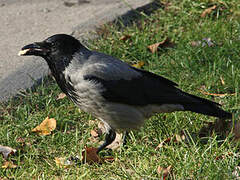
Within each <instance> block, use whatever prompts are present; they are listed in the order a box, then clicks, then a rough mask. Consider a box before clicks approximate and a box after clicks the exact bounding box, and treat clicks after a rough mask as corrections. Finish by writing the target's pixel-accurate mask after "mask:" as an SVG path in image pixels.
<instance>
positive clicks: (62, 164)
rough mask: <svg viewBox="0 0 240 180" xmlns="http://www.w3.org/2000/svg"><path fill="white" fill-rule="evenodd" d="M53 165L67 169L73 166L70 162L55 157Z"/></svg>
mask: <svg viewBox="0 0 240 180" xmlns="http://www.w3.org/2000/svg"><path fill="white" fill-rule="evenodd" d="M55 163H56V165H57V166H58V167H61V168H68V167H70V166H72V165H73V163H72V161H70V160H69V159H67V158H62V157H60V158H57V157H55Z"/></svg>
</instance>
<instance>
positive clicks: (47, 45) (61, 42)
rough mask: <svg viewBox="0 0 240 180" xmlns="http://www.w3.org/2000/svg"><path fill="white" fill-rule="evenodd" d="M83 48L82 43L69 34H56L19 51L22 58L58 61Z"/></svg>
mask: <svg viewBox="0 0 240 180" xmlns="http://www.w3.org/2000/svg"><path fill="white" fill-rule="evenodd" d="M81 47H82V45H81V43H80V42H79V41H78V40H77V39H75V38H74V37H72V36H70V35H67V34H56V35H53V36H51V37H49V38H47V39H46V40H44V41H42V42H35V43H32V44H29V45H26V46H24V47H23V48H22V50H21V51H19V53H18V55H20V56H30V55H34V56H41V57H43V58H45V59H47V60H48V59H56V58H57V57H62V56H71V55H73V54H74V53H75V52H76V51H78V50H79V49H80V48H81Z"/></svg>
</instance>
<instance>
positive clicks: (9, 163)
mask: <svg viewBox="0 0 240 180" xmlns="http://www.w3.org/2000/svg"><path fill="white" fill-rule="evenodd" d="M16 167H17V165H15V164H13V162H12V161H4V162H3V165H2V168H3V169H7V168H10V169H12V168H16Z"/></svg>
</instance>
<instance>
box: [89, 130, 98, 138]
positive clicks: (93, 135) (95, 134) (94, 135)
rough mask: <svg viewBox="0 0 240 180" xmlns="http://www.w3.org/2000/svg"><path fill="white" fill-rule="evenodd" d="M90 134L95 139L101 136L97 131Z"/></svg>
mask: <svg viewBox="0 0 240 180" xmlns="http://www.w3.org/2000/svg"><path fill="white" fill-rule="evenodd" d="M90 133H91V136H92V137H94V138H97V137H99V134H98V133H97V131H95V130H91V132H90Z"/></svg>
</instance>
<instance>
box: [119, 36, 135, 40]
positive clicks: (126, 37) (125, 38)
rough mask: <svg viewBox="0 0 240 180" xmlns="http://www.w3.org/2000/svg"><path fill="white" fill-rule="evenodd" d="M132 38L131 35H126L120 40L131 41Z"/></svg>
mask: <svg viewBox="0 0 240 180" xmlns="http://www.w3.org/2000/svg"><path fill="white" fill-rule="evenodd" d="M131 37H132V36H131V35H129V34H125V35H123V36H122V37H120V38H119V40H121V41H126V40H128V39H130V38H131Z"/></svg>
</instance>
